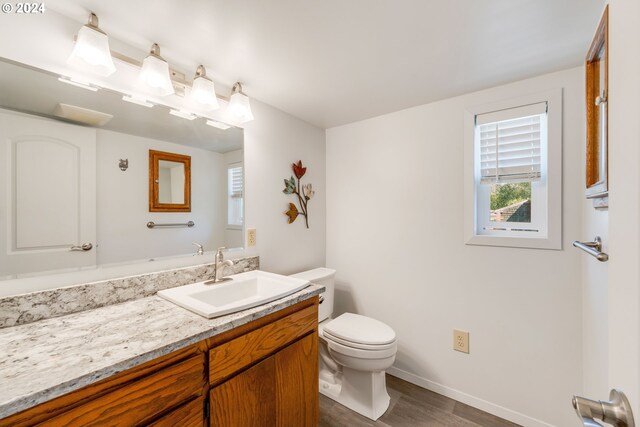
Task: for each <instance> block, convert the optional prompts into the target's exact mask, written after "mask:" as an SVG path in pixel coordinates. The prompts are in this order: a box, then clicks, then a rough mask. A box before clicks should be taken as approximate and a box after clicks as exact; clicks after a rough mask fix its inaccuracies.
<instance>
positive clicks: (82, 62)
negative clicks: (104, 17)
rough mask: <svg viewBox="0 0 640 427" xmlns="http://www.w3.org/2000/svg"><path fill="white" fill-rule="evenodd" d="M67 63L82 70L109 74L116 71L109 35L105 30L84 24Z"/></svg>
mask: <svg viewBox="0 0 640 427" xmlns="http://www.w3.org/2000/svg"><path fill="white" fill-rule="evenodd" d="M67 64H69V65H71V66H72V67H74V68H77V69H79V70H82V71H88V72H91V73H95V74H98V75H100V76H104V77H106V76H109V75H111V74H113V73H114V72H115V71H116V67H115V65H113V59H111V50H110V49H109V37H107V35H106V34H105V33H103V32H100V31H99V30H96V29H94V28H91V27H89V26H87V25H84V26H83V27H82V28H80V31H78V37H77V40H76V44H75V46H74V47H73V51H72V52H71V55H70V56H69V59H67Z"/></svg>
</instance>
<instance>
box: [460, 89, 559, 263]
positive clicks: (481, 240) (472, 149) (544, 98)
mask: <svg viewBox="0 0 640 427" xmlns="http://www.w3.org/2000/svg"><path fill="white" fill-rule="evenodd" d="M540 102H546V103H547V120H546V122H547V126H546V127H547V141H546V150H543V154H544V151H546V161H545V160H543V162H542V163H543V164H546V171H545V170H544V169H545V168H544V166H543V171H542V177H541V179H540V181H539V183H537V184H536V187H538V188H537V189H536V191H535V192H534V185H533V184H534V183H532V189H531V192H532V206H533V202H534V198H537V199H538V203H540V198H541V197H543V196H541V194H540V189H539V186H540V185H544V184H546V187H547V188H546V189H547V191H546V193H547V194H546V233H541V234H538V233H535V234H536V235H535V236H534V235H533V234H534V233H532V232H514V231H502V230H493V231H491V232H486V233H479V232H478V228H479V227H478V224H479V220H478V213H477V206H478V198H479V197H480V196H482V197H487V196H488V194H487V193H488V191H486V188H484V189H479V186H480V185H483V186H484V187H486V184H480V183H479V171H476V156H477V155H478V153H477V147H476V136H477V128H478V126H476V116H478V115H480V114H486V113H491V112H495V111H501V110H507V109H511V108H517V107H521V106H525V105H530V104H535V103H540ZM545 172H546V173H545ZM464 175H465V178H464V179H465V185H464V187H465V189H464V197H465V208H464V215H465V233H464V234H465V243H466V244H467V245H482V246H504V247H517V248H533V249H554V250H561V249H562V89H553V90H549V91H544V92H540V93H536V94H531V95H526V96H521V97H518V98H513V99H508V100H503V101H497V102H492V103H487V104H483V105H478V106H474V107H469V108H467V109H466V110H465V113H464ZM482 193H484V194H482ZM536 196H537V197H536ZM487 200H488V197H487ZM534 209H535V208H534ZM540 215H542V216H543V217H544V212H542V213H541V212H538V213H537V215H536V216H537V217H539V216H540ZM543 219H544V218H543ZM532 220H533V211H532ZM543 223H544V221H543ZM489 224H495V225H499V224H506V223H499V222H494V223H489ZM510 224H511V223H510ZM522 224H524V225H526V224H529V223H522Z"/></svg>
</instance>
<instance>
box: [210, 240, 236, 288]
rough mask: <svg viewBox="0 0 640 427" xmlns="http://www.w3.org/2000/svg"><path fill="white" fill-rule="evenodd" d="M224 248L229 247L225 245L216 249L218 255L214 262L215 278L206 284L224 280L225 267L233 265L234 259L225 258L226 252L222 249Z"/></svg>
mask: <svg viewBox="0 0 640 427" xmlns="http://www.w3.org/2000/svg"><path fill="white" fill-rule="evenodd" d="M224 249H227V248H225V247H222V248H218V250H217V251H216V257H215V262H214V264H213V265H214V269H213V274H214V279H213V280H209V281H208V282H205V284H210V283H218V282H223V281H224V280H225V278H224V268H225V267H231V266H232V265H233V261H231V260H229V259H227V260H225V259H224V254H223V253H222V251H223V250H224Z"/></svg>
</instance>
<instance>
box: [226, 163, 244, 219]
mask: <svg viewBox="0 0 640 427" xmlns="http://www.w3.org/2000/svg"><path fill="white" fill-rule="evenodd" d="M243 182H244V172H243V168H242V163H234V164H230V165H229V168H228V169H227V224H228V225H230V226H238V227H242V225H243V224H244V196H243V191H242V189H243Z"/></svg>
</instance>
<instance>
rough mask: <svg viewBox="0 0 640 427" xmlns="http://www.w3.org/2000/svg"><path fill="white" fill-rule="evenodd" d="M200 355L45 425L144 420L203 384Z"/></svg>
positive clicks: (120, 423)
mask: <svg viewBox="0 0 640 427" xmlns="http://www.w3.org/2000/svg"><path fill="white" fill-rule="evenodd" d="M204 362H205V358H204V354H201V355H198V356H195V357H192V358H190V359H187V360H185V361H183V362H180V363H177V364H175V365H172V366H170V367H167V368H165V369H163V370H161V371H158V372H156V373H154V374H152V375H150V376H148V377H145V378H142V379H140V380H137V381H135V382H133V383H130V384H127V385H125V386H123V387H121V388H120V389H118V390H115V391H113V392H111V393H108V394H105V395H103V396H101V397H99V398H97V399H95V400H92V401H90V402H88V403H86V404H84V405H82V406H78V407H76V408H74V409H72V410H70V411H68V412H65V413H63V414H61V415H59V416H57V417H55V418H52V419H50V420H47V421H45V422H44V423H43V424H42V425H47V426H62V425H69V426H97V425H101V426H103V425H110V426H131V425H136V424H140V423H145V422H148V421H149V420H151V419H152V418H154V417H156V416H157V415H159V414H161V413H163V412H165V411H166V410H167V409H168V408H172V407H176V406H178V405H180V404H181V403H183V402H186V401H188V400H189V399H193V398H196V397H198V396H202V394H203V390H204V387H205V384H206V377H205V370H204Z"/></svg>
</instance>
